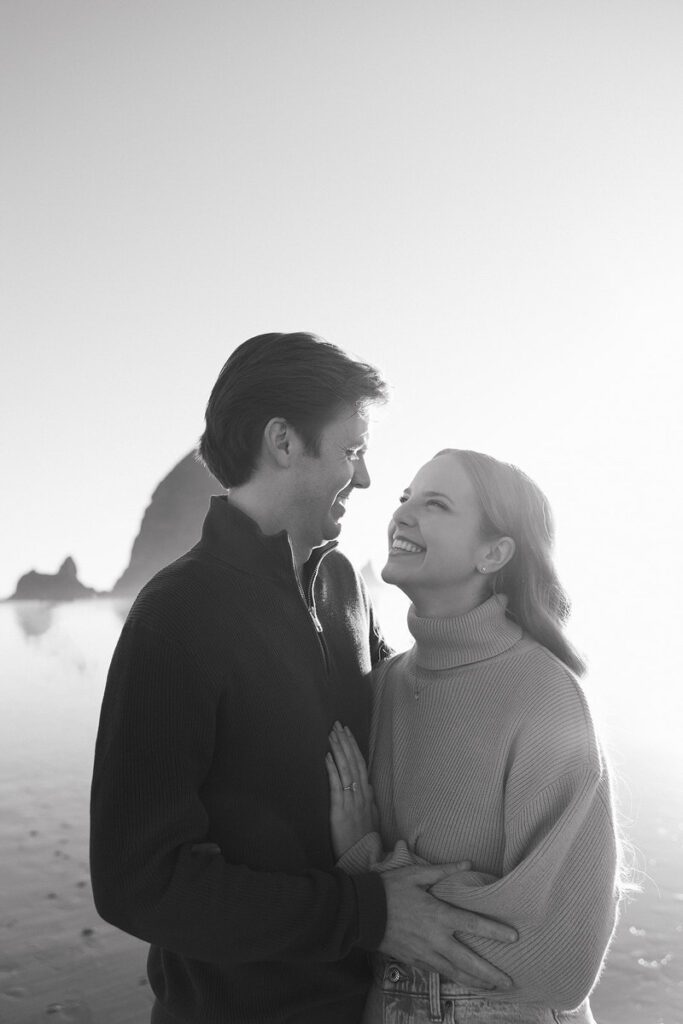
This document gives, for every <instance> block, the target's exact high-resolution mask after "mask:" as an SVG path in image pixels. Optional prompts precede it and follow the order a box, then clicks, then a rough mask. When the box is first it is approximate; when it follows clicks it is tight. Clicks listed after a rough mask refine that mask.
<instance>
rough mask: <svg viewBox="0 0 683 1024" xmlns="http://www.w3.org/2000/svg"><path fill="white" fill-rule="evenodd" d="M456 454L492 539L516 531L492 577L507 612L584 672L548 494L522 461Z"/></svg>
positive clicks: (463, 452) (454, 451)
mask: <svg viewBox="0 0 683 1024" xmlns="http://www.w3.org/2000/svg"><path fill="white" fill-rule="evenodd" d="M440 455H455V456H457V458H458V459H459V460H460V463H461V465H462V466H463V468H464V470H465V472H466V473H467V475H468V477H469V479H470V480H471V482H472V484H473V486H474V489H475V491H476V494H477V497H478V499H479V505H480V508H481V517H482V533H483V535H484V537H485V538H486V539H489V538H491V539H493V538H495V537H511V538H512V539H513V540H514V542H515V553H514V555H513V556H512V558H511V559H510V561H509V562H508V563H507V565H505V566H504V567H503V568H502V569H500V570H499V571H498V572H497V573H496V575H495V576H494V577H492V592H493V593H498V594H505V595H506V597H507V599H508V605H507V614H508V615H509V616H510V618H512V619H514V620H515V622H518V623H519V625H520V626H521V627H522V629H524V630H526V632H527V633H529V635H530V636H532V637H533V638H534V639H535V640H537V641H538V642H539V643H540V644H543V646H544V647H547V648H548V650H549V651H551V652H552V653H553V654H554V655H555V656H556V657H557V658H559V659H560V661H562V662H564V664H565V665H567V667H568V668H570V669H571V671H572V672H574V673H576V674H577V675H583V674H584V672H585V671H586V663H585V662H584V660H583V658H582V657H581V656H580V655H579V653H578V652H577V651H576V650H575V649H574V648H573V647H572V645H571V644H570V643H569V641H568V640H567V638H566V636H565V634H564V625H565V623H566V621H567V618H568V617H569V612H570V607H571V606H570V603H569V599H568V597H567V595H566V593H565V591H564V590H563V588H562V586H561V584H560V581H559V579H558V578H557V572H556V571H555V566H554V565H553V559H552V549H553V541H554V527H553V518H552V512H551V509H550V505H549V503H548V499H547V498H546V496H545V495H544V494H543V492H542V491H541V489H540V488H539V487H538V486H537V485H536V484H535V483H534V481H533V480H532V479H531V478H530V477H528V476H527V475H526V473H523V472H522V470H521V469H518V468H517V466H513V465H511V464H510V463H507V462H499V461H498V459H494V458H492V457H491V456H490V455H483V454H482V453H481V452H473V451H467V450H464V449H458V448H444V449H443V450H442V451H440V452H437V454H436V456H435V458H437V457H438V456H440Z"/></svg>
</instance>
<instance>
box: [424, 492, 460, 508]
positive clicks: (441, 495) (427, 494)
mask: <svg viewBox="0 0 683 1024" xmlns="http://www.w3.org/2000/svg"><path fill="white" fill-rule="evenodd" d="M424 494H425V498H445V499H446V501H449V502H450V503H451V505H452V504H453V499H452V498H451V497H450V496H449V495H448V494H444V493H443V491H425V492H424Z"/></svg>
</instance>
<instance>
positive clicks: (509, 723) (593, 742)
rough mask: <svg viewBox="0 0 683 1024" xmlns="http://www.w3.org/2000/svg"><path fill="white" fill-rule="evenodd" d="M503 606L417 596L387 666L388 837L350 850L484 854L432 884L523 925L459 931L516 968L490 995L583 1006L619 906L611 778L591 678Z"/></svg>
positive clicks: (376, 710) (376, 761)
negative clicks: (442, 614) (428, 614)
mask: <svg viewBox="0 0 683 1024" xmlns="http://www.w3.org/2000/svg"><path fill="white" fill-rule="evenodd" d="M505 608H506V599H505V598H504V597H492V598H490V599H489V600H488V601H486V602H485V603H484V604H482V605H480V606H479V607H477V608H475V609H474V610H473V611H471V612H469V613H467V614H466V615H463V616H460V617H457V618H450V619H433V618H420V617H418V616H417V615H416V614H415V611H414V609H413V608H411V610H410V613H409V617H408V625H409V628H410V631H411V633H412V635H413V637H414V638H415V646H414V647H413V648H412V649H411V650H410V651H408V652H406V653H404V654H400V655H398V656H396V657H394V658H392V659H389V660H388V661H387V662H384V663H383V664H382V665H380V666H379V667H378V668H377V669H376V670H375V674H374V698H373V701H374V706H373V720H372V733H371V781H372V783H373V786H374V789H375V795H376V799H377V802H378V806H379V811H380V820H381V825H380V828H381V838H380V835H379V834H378V833H371V834H369V835H367V836H365V837H364V838H363V839H362V840H361V841H360V842H359V843H357V844H356V845H355V846H354V847H352V848H351V849H350V850H348V851H347V852H346V853H345V854H344V856H343V857H342V858H341V860H340V862H339V863H340V865H341V866H342V867H344V868H345V870H348V871H350V872H351V873H353V872H355V871H360V870H367V868H368V866H372V867H373V868H374V869H375V870H379V871H383V870H388V869H390V868H392V867H398V866H401V865H405V864H414V863H425V862H427V863H432V864H442V863H454V862H457V861H461V860H469V861H471V862H472V865H473V870H472V871H471V872H461V873H458V874H457V875H454V876H453V877H452V879H449V880H446V881H443V882H440V883H439V884H438V885H436V886H434V887H433V889H432V890H431V891H432V892H433V893H434V895H436V896H439V897H440V898H441V899H444V900H446V901H448V902H450V903H452V904H454V905H456V906H459V907H463V908H465V909H469V910H473V911H475V912H476V913H478V914H484V915H486V916H488V917H492V918H495V919H497V920H499V921H504V922H505V923H507V924H510V925H512V926H513V927H515V928H516V929H517V930H518V932H519V940H518V942H516V943H514V944H510V945H508V944H504V943H498V942H494V941H492V940H482V939H476V938H473V937H472V936H470V935H463V936H462V939H463V941H464V942H465V943H466V944H467V945H468V946H470V947H471V948H472V949H474V950H475V951H476V952H477V953H479V954H480V955H482V956H483V957H485V958H486V959H487V960H489V961H490V962H491V963H494V964H496V965H497V966H498V967H500V968H501V969H502V970H503V971H505V972H506V973H507V974H508V975H509V976H510V977H511V978H512V980H513V982H514V985H515V988H514V989H513V990H512V991H508V992H506V993H504V994H503V993H501V995H500V996H496V995H495V994H494V995H491V993H487V996H486V998H487V999H491V998H493V999H494V1000H495V999H497V998H499V999H501V1000H503V999H504V1000H508V1001H510V1000H514V1001H516V1002H520V1003H526V1004H529V1003H533V1004H541V1005H543V1006H546V1007H550V1008H553V1009H557V1010H563V1009H572V1008H574V1007H576V1006H577V1005H579V1004H580V1003H581V1002H582V1001H583V1000H584V998H585V997H586V996H587V995H588V993H589V992H590V990H591V988H592V987H593V985H594V983H595V980H596V978H597V975H598V973H599V971H600V967H601V964H602V961H603V957H604V954H605V950H606V948H607V945H608V943H609V940H610V936H611V934H612V931H613V928H614V924H615V920H616V905H617V904H616V895H615V893H616V883H615V878H616V850H617V846H616V838H615V826H614V815H613V807H612V798H611V791H610V780H609V776H608V772H607V768H606V765H605V761H604V758H603V754H602V752H601V748H600V743H599V741H598V738H597V736H596V732H595V728H594V725H593V722H592V719H591V715H590V711H589V708H588V705H587V702H586V698H585V695H584V693H583V690H582V689H581V687H580V686H579V684H578V683H577V681H576V680H575V679H574V677H573V676H572V675H571V673H570V672H569V670H568V669H567V668H566V666H564V665H563V664H562V663H561V662H560V661H559V660H558V659H557V658H555V657H554V656H553V655H552V654H551V653H550V652H549V651H548V650H546V648H544V647H542V646H541V645H540V644H538V643H536V642H535V641H534V640H532V639H531V638H530V637H528V636H527V635H526V634H523V632H522V630H521V629H520V627H519V626H518V625H516V624H515V623H514V622H512V621H511V620H510V619H509V618H507V617H506V614H505ZM392 847H393V850H392V852H391V853H389V854H387V853H386V852H385V851H386V850H391V849H392Z"/></svg>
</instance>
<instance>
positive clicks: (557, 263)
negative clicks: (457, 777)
mask: <svg viewBox="0 0 683 1024" xmlns="http://www.w3.org/2000/svg"><path fill="white" fill-rule="evenodd" d="M682 34H683V6H681V5H680V4H679V3H678V2H676V0H670V2H667V0H648V2H633V0H618V2H617V0H602V2H600V0H598V2H595V0H590V2H586V0H566V2H564V0H557V2H553V3H548V2H547V0H527V2H523V0H520V2H516V0H477V2H468V0H465V2H463V0H419V2H417V0H415V2H409V0H363V2H359V0H344V2H343V3H342V2H339V0H248V2H247V0H238V2H235V0H233V2H230V0H221V2H218V0H205V2H199V3H197V2H194V3H189V2H179V0H165V2H163V3H161V2H149V0H135V2H132V0H117V2H113V0H50V2H47V0H2V3H0V77H1V80H0V137H1V138H2V140H3V143H2V157H1V159H0V173H1V181H0V196H1V198H0V204H1V205H0V210H1V214H0V216H1V220H0V224H1V229H0V281H1V288H2V320H1V322H2V333H3V343H2V371H1V373H0V431H1V434H2V437H3V444H2V455H1V456H0V460H1V461H0V468H1V476H2V483H3V487H2V491H3V499H2V530H0V596H6V595H8V594H10V593H12V591H13V589H14V585H15V583H16V580H17V578H18V576H19V575H21V574H22V573H23V572H25V571H27V570H28V569H30V568H35V569H38V570H40V571H43V572H54V571H56V570H57V568H58V566H59V564H60V563H61V561H62V560H63V559H64V557H66V555H72V556H73V557H74V559H75V560H76V563H77V566H78V570H79V575H80V578H81V579H82V581H83V582H84V583H86V584H88V585H90V586H94V587H96V588H100V589H107V588H109V587H110V586H111V585H112V584H113V582H114V580H115V579H116V578H117V577H118V575H119V574H120V573H121V571H122V570H123V568H124V567H125V565H126V563H127V560H128V556H129V552H130V547H131V544H132V541H133V538H134V536H135V534H136V533H137V530H138V527H139V523H140V519H141V516H142V513H143V511H144V509H145V506H146V505H147V503H148V501H149V497H150V495H151V492H152V490H153V489H154V487H155V486H156V484H157V483H158V482H159V481H160V479H161V478H162V477H163V476H164V475H165V474H166V473H167V472H168V471H169V470H170V469H171V468H172V466H173V465H174V464H175V463H176V462H177V461H178V460H179V459H180V458H181V457H182V456H183V455H184V454H186V453H187V452H188V451H189V450H190V449H191V448H192V447H193V446H194V444H195V443H196V440H197V438H198V436H199V434H200V433H201V430H202V427H203V411H204V407H205V404H206V400H207V397H208V394H209V391H210V389H211V386H212V384H213V381H214V380H215V378H216V376H217V374H218V371H219V370H220V367H221V366H222V364H223V362H224V361H225V359H226V358H227V357H228V355H229V354H230V352H231V351H232V350H233V348H235V347H236V346H237V345H238V344H239V343H240V342H241V341H243V340H244V339H245V338H247V337H250V336H252V335H255V334H258V333H262V332H264V331H273V330H282V331H291V330H310V331H313V332H315V333H318V334H320V335H322V336H323V337H325V338H327V339H328V340H330V341H333V342H336V343H337V344H339V345H341V346H343V347H344V348H347V349H348V350H350V351H351V352H353V353H355V354H356V355H359V356H360V357H362V358H364V359H367V360H369V361H371V362H375V363H377V364H378V365H379V366H380V367H381V368H382V369H383V370H384V372H385V374H386V375H387V376H388V378H389V379H390V381H391V383H392V395H393V397H392V401H391V403H390V405H389V406H388V407H387V408H386V409H385V410H384V411H383V412H382V413H381V415H380V416H379V417H378V419H377V422H376V423H375V424H374V428H373V442H372V448H371V453H370V457H369V467H370V470H371V472H372V474H373V481H374V483H373V487H372V488H371V490H370V491H368V492H367V493H363V494H357V495H356V496H354V501H353V505H352V507H351V508H350V511H349V514H348V516H347V519H346V520H345V525H344V544H345V545H346V549H347V550H348V552H349V553H350V554H351V556H352V557H353V558H354V559H356V561H358V562H359V564H362V563H363V562H365V561H367V559H373V561H374V562H375V563H376V564H377V565H378V566H381V564H382V561H383V554H384V545H385V541H384V537H385V525H386V522H387V519H388V516H389V514H390V512H391V511H392V509H393V508H394V506H395V504H396V499H397V496H398V494H399V493H400V492H401V491H402V490H403V488H404V487H405V486H407V484H409V482H410V480H411V478H412V476H413V475H414V473H415V471H416V470H417V468H418V467H419V466H420V465H421V464H422V462H424V461H425V460H426V459H427V458H429V457H430V456H431V455H432V454H433V453H434V452H435V451H437V450H438V449H440V448H443V447H469V448H475V449H478V450H480V451H485V452H488V453H489V454H492V455H495V456H497V457H499V458H503V459H508V460H510V461H513V462H515V463H517V464H519V465H520V466H522V468H523V469H524V470H526V471H527V472H528V473H529V474H530V475H531V476H532V477H534V478H535V479H536V480H537V482H538V483H539V484H540V485H541V487H542V488H543V489H544V490H545V491H546V493H547V494H548V496H549V498H550V500H551V504H552V505H553V507H554V509H555V515H556V520H557V530H558V545H557V558H558V563H559V566H560V570H561V573H562V575H563V578H564V579H565V581H566V585H567V587H568V589H569V591H570V593H571V594H572V596H573V598H574V603H575V609H576V612H575V617H574V628H575V630H576V634H577V638H578V641H579V642H580V643H581V644H583V645H584V646H585V647H586V648H590V649H591V650H592V651H593V652H597V653H594V658H595V661H596V662H597V665H598V668H599V669H600V670H602V671H609V670H613V662H614V658H615V650H616V649H618V650H619V659H620V660H619V662H618V669H617V673H620V672H627V673H628V674H629V676H630V678H631V680H632V682H633V684H634V685H635V684H636V683H638V684H642V681H643V678H645V679H646V680H648V682H649V681H651V677H652V675H653V674H654V676H655V680H656V682H657V683H658V685H661V686H664V685H665V684H666V685H667V686H670V688H671V694H672V695H673V693H674V687H673V686H672V679H669V678H666V679H665V678H664V677H666V676H667V674H669V673H672V672H674V671H675V668H674V666H676V665H677V660H676V655H675V650H674V639H675V635H676V631H677V627H678V622H679V621H680V616H679V610H680V578H681V569H683V565H682V559H681V550H680V549H681V540H680V535H679V514H678V513H679V508H680V499H681V485H680V479H679V477H680V474H679V472H677V467H678V465H679V462H680V460H679V458H678V454H679V450H680V443H681V417H680V411H679V409H680V404H681V402H680V393H681V374H680V368H679V363H680V361H681V360H680V357H679V349H680V346H681V338H682V330H681V328H682V326H683V288H682V287H681V282H682V281H683V187H682V182H683V117H682V110H683V61H681V56H680V55H681V39H682V38H683V35H682ZM633 694H634V696H633V700H637V701H644V700H646V699H647V693H646V692H645V693H643V691H642V690H641V691H637V690H634V691H633ZM672 699H674V698H673V696H672ZM676 699H679V698H676Z"/></svg>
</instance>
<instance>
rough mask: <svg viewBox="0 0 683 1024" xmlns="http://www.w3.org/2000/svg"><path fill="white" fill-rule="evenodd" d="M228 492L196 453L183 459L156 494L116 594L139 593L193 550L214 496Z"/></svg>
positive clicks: (161, 484)
mask: <svg viewBox="0 0 683 1024" xmlns="http://www.w3.org/2000/svg"><path fill="white" fill-rule="evenodd" d="M224 493H225V490H224V488H223V487H222V486H221V485H220V484H219V483H218V481H217V480H216V479H215V477H213V476H212V475H211V474H210V473H209V472H208V470H207V469H205V468H204V466H202V464H201V463H200V462H198V461H197V459H196V457H195V455H194V453H192V452H190V453H189V454H188V455H186V456H185V458H184V459H181V461H180V462H179V463H178V465H177V466H175V467H174V468H173V469H172V470H171V472H170V473H169V474H168V475H167V476H166V477H164V479H163V480H162V481H161V483H160V484H159V486H158V487H157V488H156V490H155V491H154V493H153V494H152V500H151V501H150V504H149V505H148V506H147V510H146V511H145V514H144V516H143V519H142V523H141V525H140V532H139V533H138V535H137V537H136V538H135V542H134V543H133V549H132V551H131V556H130V562H129V563H128V566H127V568H126V570H125V571H124V573H123V574H122V576H121V577H120V578H119V579H118V580H117V581H116V583H115V584H114V587H113V589H112V594H114V595H116V596H126V595H132V594H136V593H137V592H138V591H139V590H140V588H141V587H143V586H144V585H145V583H147V581H148V580H149V579H151V577H152V576H153V575H154V574H155V573H156V572H158V571H159V569H161V568H163V566H165V565H168V564H169V562H173V561H174V560H175V559H176V558H179V557H180V555H182V554H184V553H185V552H186V551H188V550H189V549H190V548H191V547H193V546H194V545H195V544H196V543H197V541H198V540H199V538H200V536H201V532H202V523H203V522H204V516H205V515H206V511H207V509H208V507H209V499H210V498H211V495H212V494H224Z"/></svg>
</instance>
